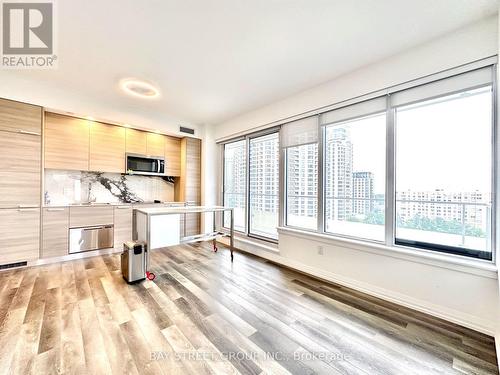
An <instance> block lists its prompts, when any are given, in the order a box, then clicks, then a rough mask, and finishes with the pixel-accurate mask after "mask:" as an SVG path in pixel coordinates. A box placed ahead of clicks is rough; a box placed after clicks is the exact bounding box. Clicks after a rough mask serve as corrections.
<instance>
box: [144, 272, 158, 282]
mask: <svg viewBox="0 0 500 375" xmlns="http://www.w3.org/2000/svg"><path fill="white" fill-rule="evenodd" d="M146 278H147V279H148V280H150V281H153V280H154V279H155V278H156V275H155V274H154V273H153V272H146Z"/></svg>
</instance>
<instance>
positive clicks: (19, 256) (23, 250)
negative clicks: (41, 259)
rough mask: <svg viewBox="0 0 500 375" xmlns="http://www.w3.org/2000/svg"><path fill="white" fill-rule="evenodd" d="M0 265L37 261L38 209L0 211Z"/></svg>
mask: <svg viewBox="0 0 500 375" xmlns="http://www.w3.org/2000/svg"><path fill="white" fill-rule="evenodd" d="M0 233H1V234H2V242H3V246H2V247H1V248H0V264H10V263H16V262H23V261H31V260H35V259H38V256H39V247H40V209H39V208H26V209H0Z"/></svg>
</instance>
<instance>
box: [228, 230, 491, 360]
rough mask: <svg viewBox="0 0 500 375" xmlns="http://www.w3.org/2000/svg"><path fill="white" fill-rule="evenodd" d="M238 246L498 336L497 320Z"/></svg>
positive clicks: (244, 243) (256, 247)
mask: <svg viewBox="0 0 500 375" xmlns="http://www.w3.org/2000/svg"><path fill="white" fill-rule="evenodd" d="M238 245H240V246H238ZM248 246H251V247H252V250H251V251H250V250H248V249H245V247H248ZM235 247H236V248H237V249H239V250H241V251H244V252H246V253H249V254H253V255H256V256H259V257H261V258H264V259H267V260H270V261H272V262H275V263H277V264H281V265H283V266H286V267H289V268H293V269H295V270H297V271H299V272H303V273H306V274H308V275H311V276H315V277H318V278H321V279H323V280H326V281H330V282H332V283H336V284H339V285H342V286H345V287H348V288H352V289H354V290H357V291H360V292H363V293H366V294H369V295H371V296H374V297H378V298H381V299H383V300H386V301H389V302H393V303H396V304H398V305H402V306H405V307H408V308H411V309H414V310H417V311H420V312H423V313H426V314H429V315H432V316H434V317H437V318H441V319H444V320H447V321H449V322H451V323H455V324H458V325H461V326H464V327H466V328H470V329H473V330H475V331H478V332H481V333H484V334H487V335H490V336H495V333H496V332H495V330H496V328H495V325H494V323H495V322H490V321H487V320H485V319H479V318H477V317H475V316H472V315H470V314H466V313H463V312H461V311H457V310H454V309H449V308H446V307H443V306H439V305H435V304H432V303H429V302H427V301H422V300H419V299H416V298H413V297H411V296H408V295H404V294H401V293H397V292H394V291H391V290H387V289H384V288H379V287H376V286H374V285H371V284H366V283H362V282H359V281H357V280H354V279H351V278H347V277H345V276H339V275H336V274H333V273H331V272H328V271H325V270H322V269H319V268H316V267H311V266H308V265H306V264H303V263H301V262H298V261H295V260H293V259H289V258H284V257H282V256H280V255H279V253H278V252H275V251H269V250H268V249H266V247H264V246H262V247H261V246H260V244H258V243H252V244H251V245H250V243H249V241H246V240H245V241H241V242H240V241H239V240H238V239H236V238H235ZM499 353H500V352H499Z"/></svg>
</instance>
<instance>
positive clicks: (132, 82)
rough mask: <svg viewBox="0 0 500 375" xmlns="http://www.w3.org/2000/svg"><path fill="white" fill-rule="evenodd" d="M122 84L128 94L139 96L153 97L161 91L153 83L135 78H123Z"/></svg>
mask: <svg viewBox="0 0 500 375" xmlns="http://www.w3.org/2000/svg"><path fill="white" fill-rule="evenodd" d="M120 86H121V88H122V89H123V91H125V92H126V93H127V94H129V95H133V96H137V97H139V98H145V99H152V98H157V97H158V96H159V95H160V91H159V90H158V89H157V88H156V87H154V86H153V85H152V84H151V83H149V82H145V81H141V80H139V79H135V78H127V79H122V80H121V81H120Z"/></svg>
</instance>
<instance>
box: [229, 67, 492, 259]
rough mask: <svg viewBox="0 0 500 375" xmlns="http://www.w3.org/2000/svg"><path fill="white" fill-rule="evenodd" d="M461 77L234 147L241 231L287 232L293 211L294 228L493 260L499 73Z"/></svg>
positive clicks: (413, 85) (232, 183)
mask: <svg viewBox="0 0 500 375" xmlns="http://www.w3.org/2000/svg"><path fill="white" fill-rule="evenodd" d="M458 70H460V71H458ZM456 72H457V73H456V74H455V75H452V74H449V75H446V74H439V75H437V76H435V77H434V78H435V79H432V78H433V77H425V78H423V79H422V80H419V81H418V83H417V82H409V83H405V84H403V85H401V86H395V87H392V88H390V89H387V91H386V92H385V93H383V94H381V95H380V96H375V95H374V96H372V97H370V98H369V99H365V100H360V101H356V100H352V101H349V104H348V105H347V104H346V105H344V106H342V105H339V106H337V107H335V108H334V109H330V110H329V111H324V112H322V113H320V114H318V115H314V116H310V117H305V118H302V119H299V120H295V121H291V122H288V123H284V124H282V125H281V126H280V128H279V136H278V133H277V129H276V128H275V129H274V130H273V133H270V132H268V133H261V134H257V135H256V134H254V135H248V136H247V137H246V138H245V139H243V140H239V141H237V142H230V143H227V144H226V145H225V146H224V154H225V156H224V160H225V165H224V172H225V176H229V174H231V173H234V175H233V176H232V177H231V178H229V179H228V178H227V177H226V178H225V182H224V203H225V204H226V205H232V206H234V207H235V208H236V209H237V210H238V211H237V214H236V217H237V218H236V223H237V224H236V228H239V229H240V230H242V231H244V232H245V233H246V234H248V235H252V234H253V235H256V236H262V237H267V238H272V239H276V238H277V230H276V228H277V225H278V218H279V217H280V215H282V219H283V220H282V223H283V225H284V226H288V227H291V228H295V229H305V230H308V231H312V232H318V233H321V234H328V235H332V236H343V237H349V238H354V239H357V240H370V241H376V242H379V243H383V244H385V245H386V246H387V247H394V248H396V247H404V248H406V249H409V248H414V249H415V250H416V251H421V250H420V249H425V250H434V251H440V252H447V253H452V254H455V255H466V256H470V257H476V258H482V259H489V260H491V259H492V249H494V248H495V246H496V245H495V243H496V241H497V240H496V237H498V236H496V235H495V226H496V217H497V215H496V213H495V212H494V209H495V204H496V201H495V199H496V198H495V196H496V195H495V192H496V191H498V182H497V181H495V180H494V177H495V175H496V174H497V173H498V172H497V171H496V169H497V168H498V167H497V163H496V162H495V160H496V159H495V153H494V144H495V140H496V135H495V132H496V124H495V122H494V103H495V102H496V98H495V97H494V92H495V87H494V82H493V81H494V79H493V78H494V76H495V74H496V70H495V67H494V66H492V65H483V66H482V67H481V66H479V67H477V65H476V66H475V67H474V68H470V70H469V71H466V70H465V69H464V67H461V68H459V69H457V71H456ZM278 139H279V140H278ZM247 150H249V155H248V156H247V155H246V151H247ZM247 158H248V159H247ZM280 161H281V162H280ZM247 170H248V175H247ZM233 171H234V172H233ZM280 174H283V175H282V176H280ZM497 178H498V177H497ZM247 180H248V186H247V183H246V181H247ZM280 183H282V185H280ZM236 186H239V188H236ZM280 188H281V190H280ZM246 202H248V205H249V207H248V209H245V204H246Z"/></svg>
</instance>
